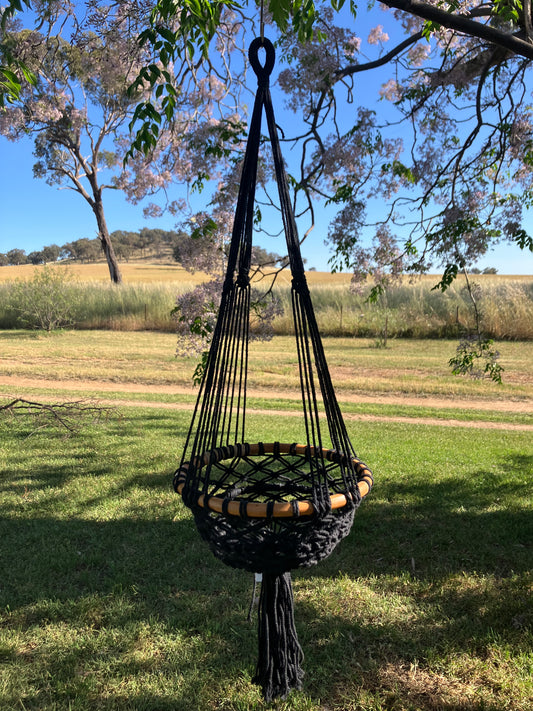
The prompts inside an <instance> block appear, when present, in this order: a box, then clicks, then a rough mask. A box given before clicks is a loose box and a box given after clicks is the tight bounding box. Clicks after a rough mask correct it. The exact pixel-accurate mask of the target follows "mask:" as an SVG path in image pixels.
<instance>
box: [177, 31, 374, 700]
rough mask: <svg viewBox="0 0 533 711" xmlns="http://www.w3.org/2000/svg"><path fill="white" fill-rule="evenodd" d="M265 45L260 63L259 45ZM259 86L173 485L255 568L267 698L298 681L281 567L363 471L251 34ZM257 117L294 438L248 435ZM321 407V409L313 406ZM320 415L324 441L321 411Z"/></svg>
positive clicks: (348, 500)
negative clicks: (281, 297)
mask: <svg viewBox="0 0 533 711" xmlns="http://www.w3.org/2000/svg"><path fill="white" fill-rule="evenodd" d="M261 47H262V48H263V49H264V51H265V53H266V58H265V63H264V65H262V64H261V63H260V61H259V58H258V51H259V49H260V48H261ZM249 56H250V62H251V65H252V67H253V69H254V71H255V73H256V75H257V79H258V89H257V94H256V98H255V104H254V109H253V113H252V119H251V123H250V129H249V135H248V143H247V147H246V153H245V158H244V165H243V169H242V175H241V182H240V188H239V196H238V202H237V208H236V213H235V222H234V226H233V232H232V239H231V246H230V252H229V257H228V266H227V271H226V277H225V281H224V285H223V289H222V298H221V304H220V311H219V314H218V320H217V323H216V326H215V329H214V332H213V339H212V343H211V348H210V352H209V357H208V360H207V364H206V369H205V374H204V378H203V382H202V385H201V387H200V393H199V396H198V400H197V404H196V409H195V412H194V415H193V418H192V422H191V427H190V430H189V433H188V436H187V440H186V444H185V448H184V453H183V457H182V461H181V464H180V467H179V469H178V470H177V471H176V474H175V476H174V488H175V489H176V491H177V492H178V493H180V494H181V495H182V497H183V501H184V503H185V504H186V505H187V506H188V507H189V508H190V509H191V510H192V512H193V514H194V518H195V522H196V525H197V527H198V530H199V532H200V535H201V536H202V538H203V539H204V540H206V541H207V542H208V544H209V546H210V548H211V550H212V552H213V553H214V555H215V556H216V557H217V558H219V559H220V560H222V561H223V562H224V563H226V564H228V565H231V566H233V567H236V568H242V569H245V570H248V571H251V572H254V573H262V583H261V596H260V601H259V658H258V662H257V669H256V674H255V677H254V681H255V682H256V683H258V684H260V685H261V687H262V690H263V695H264V697H265V699H266V700H267V701H270V700H272V699H273V698H275V697H278V696H285V695H286V694H287V693H288V692H289V691H290V690H291V689H293V688H300V686H301V681H302V676H303V671H302V669H301V662H302V658H303V654H302V650H301V647H300V645H299V643H298V638H297V635H296V628H295V625H294V615H293V597H292V586H291V579H290V570H291V569H293V568H298V567H300V566H309V565H312V564H314V563H317V562H318V561H319V560H321V559H323V558H325V557H326V556H328V555H329V554H330V553H331V551H332V550H333V549H334V548H335V546H336V545H337V543H338V542H339V541H340V540H341V539H342V538H344V537H345V536H346V535H347V534H348V533H349V531H350V528H351V526H352V521H353V516H354V512H355V509H356V508H357V507H358V505H359V503H360V501H361V498H362V497H363V496H365V495H366V494H367V493H368V491H369V490H370V488H371V486H372V474H371V472H370V470H369V469H368V468H367V467H366V465H365V464H363V462H361V461H360V460H359V459H358V458H357V456H356V455H355V452H354V450H353V447H352V444H351V442H350V440H349V438H348V434H347V432H346V427H345V424H344V421H343V419H342V415H341V412H340V409H339V406H338V404H337V400H336V397H335V393H334V390H333V386H332V384H331V379H330V375H329V371H328V368H327V365H326V359H325V356H324V351H323V348H322V342H321V339H320V335H319V332H318V328H317V324H316V319H315V315H314V311H313V307H312V304H311V298H310V294H309V289H308V287H307V282H306V278H305V273H304V267H303V261H302V257H301V254H300V245H299V241H298V234H297V229H296V222H295V218H294V214H293V210H292V206H291V202H290V197H289V191H288V187H287V178H286V175H285V170H284V166H283V160H282V156H281V149H280V144H279V139H278V135H277V129H276V124H275V120H274V112H273V108H272V99H271V95H270V89H269V77H270V74H271V72H272V69H273V67H274V60H275V52H274V47H273V45H272V44H271V42H269V41H268V40H266V39H261V38H257V39H255V40H254V41H253V42H252V44H251V45H250V50H249ZM263 110H264V112H265V115H266V120H267V124H268V132H269V135H270V142H271V146H272V153H273V158H274V166H275V174H276V181H277V185H278V190H279V200H280V207H281V213H282V217H283V226H284V230H285V236H286V240H287V250H288V255H289V260H290V268H291V273H292V290H291V291H292V309H293V317H294V329H295V335H296V348H297V354H298V364H299V374H300V386H301V396H302V407H303V412H302V417H303V422H304V428H305V436H306V441H305V443H303V444H295V443H292V444H286V443H280V442H272V443H263V442H259V443H248V442H247V441H246V382H247V372H248V341H249V321H250V267H251V257H252V233H253V221H254V201H255V189H256V177H257V165H258V156H259V145H260V142H261V120H262V114H263ZM321 413H322V414H321ZM321 418H322V420H325V422H326V423H327V432H328V434H329V441H328V442H327V446H325V444H326V442H325V441H324V440H323V436H324V435H323V431H322V429H323V428H322V429H321V426H320V424H321V423H320V419H321Z"/></svg>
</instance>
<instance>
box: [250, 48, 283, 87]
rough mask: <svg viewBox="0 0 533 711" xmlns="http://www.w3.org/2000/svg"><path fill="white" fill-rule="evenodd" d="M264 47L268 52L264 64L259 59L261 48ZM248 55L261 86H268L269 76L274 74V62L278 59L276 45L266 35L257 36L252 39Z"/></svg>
mask: <svg viewBox="0 0 533 711" xmlns="http://www.w3.org/2000/svg"><path fill="white" fill-rule="evenodd" d="M261 47H262V48H263V49H264V50H265V52H266V58H265V63H264V65H263V64H261V62H260V61H259V55H258V52H259V49H260V48H261ZM248 57H249V58H250V64H251V65H252V69H253V70H254V72H255V74H256V76H257V81H258V84H259V86H268V78H269V77H270V75H271V74H272V70H273V69H274V62H275V61H276V50H275V49H274V45H273V44H272V42H271V41H270V40H267V39H266V37H256V38H255V39H254V40H252V44H251V45H250V49H249V50H248Z"/></svg>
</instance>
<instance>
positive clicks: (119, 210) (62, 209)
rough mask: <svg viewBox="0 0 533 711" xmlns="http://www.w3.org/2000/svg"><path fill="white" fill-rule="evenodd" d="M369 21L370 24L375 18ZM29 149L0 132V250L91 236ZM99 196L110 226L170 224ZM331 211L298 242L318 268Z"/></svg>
mask: <svg viewBox="0 0 533 711" xmlns="http://www.w3.org/2000/svg"><path fill="white" fill-rule="evenodd" d="M358 19H359V18H358ZM363 19H365V20H366V21H367V25H366V29H363V27H362V26H361V25H360V26H359V27H358V30H359V34H360V35H361V36H362V37H363V38H365V37H366V35H367V33H368V29H369V27H370V24H368V18H361V20H363ZM378 21H379V22H382V23H383V24H384V26H385V30H389V31H390V26H391V15H390V14H389V15H388V16H387V15H385V14H383V13H382V14H381V16H378ZM372 24H375V20H374V21H373V22H372ZM384 71H385V72H387V70H384ZM359 76H360V77H361V79H360V80H359V83H358V86H357V89H358V92H359V93H363V94H364V95H367V94H366V92H365V83H366V82H368V86H367V88H368V90H369V91H368V94H375V91H376V86H379V84H380V83H381V81H384V80H386V78H388V76H387V74H386V73H385V74H382V76H379V72H376V73H374V72H373V73H372V75H371V76H368V78H367V76H366V75H364V76H363V75H359ZM250 81H252V77H251V76H250ZM378 82H379V83H378ZM280 99H281V97H280ZM274 101H275V103H276V114H277V116H279V115H280V113H281V109H282V102H281V100H278V99H276V97H275V98H274ZM384 108H385V107H384V104H383V103H381V104H380V106H379V110H380V111H383V110H384ZM284 118H285V117H283V119H284ZM32 150H33V142H32V140H31V139H30V138H25V139H23V140H21V141H18V142H17V143H10V142H8V141H7V140H6V139H5V138H3V137H0V252H7V251H9V250H10V249H13V248H20V249H24V250H26V252H27V253H29V252H31V251H34V250H38V249H41V248H42V247H43V246H45V245H48V244H54V243H55V244H59V245H62V244H64V243H65V242H70V241H72V240H76V239H80V238H82V237H87V238H91V239H92V238H94V237H96V235H97V231H96V223H95V220H94V217H93V214H92V212H91V210H90V207H89V206H88V205H87V203H86V202H85V201H84V200H83V198H82V197H81V196H80V195H78V194H76V193H75V192H73V191H72V190H68V189H64V188H63V189H58V188H57V187H56V186H49V185H47V184H46V182H45V181H44V180H42V179H35V178H33V175H32V166H33V163H34V158H33V156H32ZM182 190H183V188H180V187H179V186H175V187H171V189H170V195H171V197H172V198H179V197H181V196H182V193H181V191H182ZM205 199H206V198H205V197H204V196H203V195H202V196H201V197H200V200H203V201H204V202H205ZM104 201H105V203H104V204H105V209H106V218H107V223H108V227H109V230H110V232H113V231H114V230H119V229H120V230H131V231H137V230H140V229H142V228H143V227H160V228H162V229H167V230H170V229H174V227H175V223H176V218H174V217H172V216H170V215H168V216H165V217H162V218H158V219H149V220H146V219H145V218H144V217H143V214H142V208H143V204H142V203H141V204H140V205H137V206H134V205H131V204H130V203H128V202H127V201H126V199H125V198H124V196H123V194H122V193H120V192H118V191H116V192H115V191H107V192H106V193H105V194H104ZM330 216H331V213H330V215H328V213H327V212H326V211H325V210H323V209H321V208H319V209H318V210H317V224H316V227H315V229H314V230H313V232H312V233H311V235H310V236H309V237H308V238H307V240H306V241H305V243H304V245H303V247H302V253H303V256H304V258H305V259H307V267H308V268H310V267H314V268H316V269H319V270H321V271H323V270H327V269H328V264H327V262H328V259H329V258H330V256H331V252H330V250H329V248H328V247H327V246H325V245H324V239H325V237H326V235H327V227H328V222H329V217H330ZM523 226H524V228H525V229H526V230H527V231H528V232H529V233H530V234H531V233H533V214H531V215H529V216H528V217H527V219H526V221H525V224H524V225H523ZM261 245H262V246H264V247H266V248H267V249H269V250H270V251H275V252H278V253H284V249H283V244H282V243H281V242H280V240H279V239H278V240H274V241H272V240H271V241H270V242H269V241H267V240H266V239H263V240H262V241H261ZM477 266H478V267H480V268H481V269H483V268H485V267H496V269H497V270H498V272H499V273H501V274H533V255H532V254H531V253H530V252H523V251H522V250H520V249H519V248H518V247H514V246H512V245H501V246H499V247H497V248H496V249H495V250H494V251H493V252H491V253H489V254H487V255H486V256H485V257H484V258H483V259H481V260H480V261H479V262H478V264H477Z"/></svg>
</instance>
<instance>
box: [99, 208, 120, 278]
mask: <svg viewBox="0 0 533 711" xmlns="http://www.w3.org/2000/svg"><path fill="white" fill-rule="evenodd" d="M92 208H93V211H94V214H95V216H96V222H97V224H98V238H99V240H100V243H101V245H102V249H103V251H104V254H105V258H106V260H107V266H108V267H109V276H110V277H111V281H112V282H113V283H114V284H122V274H121V273H120V267H119V266H118V261H117V257H116V254H115V250H114V249H113V244H112V242H111V237H110V236H109V230H108V229H107V223H106V221H105V216H104V206H103V203H102V200H101V198H100V199H97V200H96V201H95V202H94V204H93V206H92Z"/></svg>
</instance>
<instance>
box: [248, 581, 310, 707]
mask: <svg viewBox="0 0 533 711" xmlns="http://www.w3.org/2000/svg"><path fill="white" fill-rule="evenodd" d="M258 617H259V658H258V661H257V668H256V671H255V676H254V678H253V681H254V683H255V684H259V685H260V686H261V687H262V689H263V696H264V698H265V701H272V700H273V699H275V698H277V697H281V698H285V696H287V694H288V693H289V692H290V691H291V689H301V687H302V678H303V675H304V672H303V670H302V668H301V666H300V665H301V663H302V661H303V656H304V655H303V652H302V648H301V647H300V644H299V642H298V635H297V634H296V626H295V624H294V598H293V595H292V585H291V574H290V573H283V574H282V575H273V574H271V573H263V581H262V583H261V597H260V599H259V612H258Z"/></svg>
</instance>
